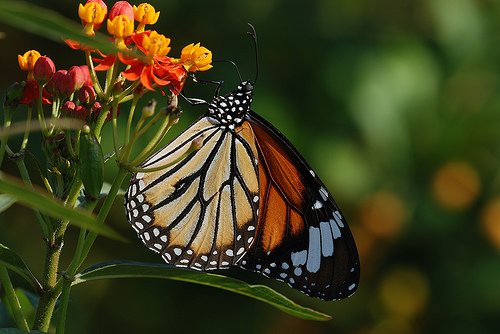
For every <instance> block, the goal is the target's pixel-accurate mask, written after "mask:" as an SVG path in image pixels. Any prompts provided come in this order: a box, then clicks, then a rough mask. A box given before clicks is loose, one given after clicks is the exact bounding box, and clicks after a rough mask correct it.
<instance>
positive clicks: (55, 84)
mask: <svg viewBox="0 0 500 334" xmlns="http://www.w3.org/2000/svg"><path fill="white" fill-rule="evenodd" d="M84 81H85V79H84V75H83V73H82V70H81V69H80V67H79V66H72V67H71V68H70V69H69V71H67V70H59V71H57V72H56V73H54V75H53V76H52V79H51V80H50V81H49V82H48V83H47V86H46V88H47V90H48V91H49V92H50V93H52V94H54V95H56V96H58V97H59V98H61V99H65V98H67V97H69V96H70V95H71V94H73V92H74V91H75V90H77V89H80V88H81V87H82V86H83V83H84Z"/></svg>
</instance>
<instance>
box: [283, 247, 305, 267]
mask: <svg viewBox="0 0 500 334" xmlns="http://www.w3.org/2000/svg"><path fill="white" fill-rule="evenodd" d="M290 258H291V259H292V264H293V266H294V267H298V266H301V265H303V264H305V263H306V260H307V250H305V249H304V250H302V251H300V252H296V253H293V252H292V253H291V254H290ZM282 266H283V265H282ZM284 269H285V268H284Z"/></svg>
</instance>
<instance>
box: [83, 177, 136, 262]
mask: <svg viewBox="0 0 500 334" xmlns="http://www.w3.org/2000/svg"><path fill="white" fill-rule="evenodd" d="M127 174H128V171H127V170H125V169H123V168H122V167H120V168H119V169H118V174H116V176H115V179H114V181H113V184H112V185H111V189H110V190H109V193H108V196H106V199H105V200H104V203H103V204H102V207H101V209H100V210H99V214H98V215H97V218H96V220H97V223H98V224H104V220H105V219H106V217H107V216H108V213H109V211H110V210H111V207H112V205H113V202H114V201H115V198H116V195H117V194H118V191H119V190H120V187H121V185H122V183H123V180H124V179H125V177H126V176H127ZM96 238H97V234H96V233H95V232H89V234H88V235H87V238H86V239H85V243H84V245H83V251H82V256H81V258H80V260H79V264H78V267H80V266H81V265H82V263H83V261H85V259H86V258H87V256H88V254H89V252H90V248H91V247H92V245H93V244H94V241H95V239H96ZM77 269H78V268H77Z"/></svg>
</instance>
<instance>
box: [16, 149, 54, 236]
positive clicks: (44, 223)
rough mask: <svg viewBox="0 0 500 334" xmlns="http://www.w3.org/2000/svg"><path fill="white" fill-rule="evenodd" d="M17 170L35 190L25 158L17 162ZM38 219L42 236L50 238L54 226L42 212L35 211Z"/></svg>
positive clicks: (25, 182)
mask: <svg viewBox="0 0 500 334" xmlns="http://www.w3.org/2000/svg"><path fill="white" fill-rule="evenodd" d="M16 165H17V169H18V170H19V174H21V178H22V179H23V181H24V184H26V185H27V186H28V187H29V188H30V189H33V184H32V183H31V178H30V175H29V173H28V169H27V168H26V164H25V163H24V158H19V159H17V160H16ZM34 212H35V216H36V219H37V221H38V224H39V225H40V228H41V229H42V234H43V237H44V238H46V239H47V238H48V237H49V235H50V234H51V233H52V225H51V223H50V221H49V220H48V219H47V218H46V217H45V216H43V215H42V214H41V213H40V211H38V210H34Z"/></svg>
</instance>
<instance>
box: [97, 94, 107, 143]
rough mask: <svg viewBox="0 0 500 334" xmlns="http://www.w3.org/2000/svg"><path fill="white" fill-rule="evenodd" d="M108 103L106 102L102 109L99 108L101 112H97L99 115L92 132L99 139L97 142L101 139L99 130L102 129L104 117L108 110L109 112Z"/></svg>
mask: <svg viewBox="0 0 500 334" xmlns="http://www.w3.org/2000/svg"><path fill="white" fill-rule="evenodd" d="M109 108H110V107H109V104H108V103H106V104H105V105H104V106H103V108H102V110H101V113H100V114H99V117H98V118H97V123H96V125H95V128H94V134H95V136H96V137H97V139H98V140H99V142H100V141H101V139H100V138H101V131H102V127H103V126H104V123H105V122H106V118H108V112H109Z"/></svg>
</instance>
